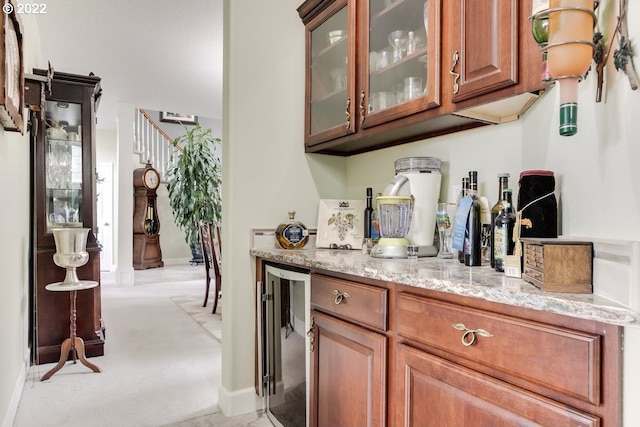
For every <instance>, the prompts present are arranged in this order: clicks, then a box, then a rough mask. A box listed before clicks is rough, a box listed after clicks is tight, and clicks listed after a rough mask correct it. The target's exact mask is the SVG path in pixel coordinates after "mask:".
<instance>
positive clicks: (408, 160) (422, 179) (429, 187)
mask: <svg viewBox="0 0 640 427" xmlns="http://www.w3.org/2000/svg"><path fill="white" fill-rule="evenodd" d="M441 165H442V161H441V160H440V159H438V158H436V157H405V158H402V159H398V160H396V161H395V162H394V166H395V172H396V176H395V177H394V178H393V180H392V181H391V182H390V183H389V184H387V186H386V187H385V189H384V191H383V193H382V195H383V197H385V196H405V197H408V196H411V197H413V214H412V219H411V220H410V224H409V230H408V232H406V233H405V235H404V236H403V237H404V240H403V241H396V243H397V244H398V245H399V246H400V247H398V248H396V249H391V248H384V249H385V250H384V251H383V250H381V249H380V248H379V249H378V254H376V253H374V251H373V250H372V256H375V257H379V258H403V257H404V258H406V256H407V255H406V246H407V244H413V245H417V246H418V256H419V257H426V256H436V255H437V254H438V248H437V247H436V246H434V244H433V238H434V235H435V224H436V211H437V209H438V198H439V196H440V182H441V180H442V176H441V175H440V167H441ZM378 206H380V205H378ZM378 209H379V208H378ZM378 218H380V211H379V212H378ZM381 234H382V230H381ZM407 242H408V243H407ZM379 245H380V244H379ZM384 246H392V245H384ZM387 254H391V255H389V256H387ZM402 254H404V256H402Z"/></svg>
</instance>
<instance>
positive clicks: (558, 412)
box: [395, 290, 620, 426]
mask: <svg viewBox="0 0 640 427" xmlns="http://www.w3.org/2000/svg"><path fill="white" fill-rule="evenodd" d="M397 316H398V317H397V319H398V324H397V330H398V345H397V359H396V367H395V381H396V383H395V384H396V401H397V403H396V413H395V415H396V418H395V419H396V424H397V425H406V426H409V425H414V426H430V425H433V426H440V425H450V426H463V425H470V424H474V425H494V426H503V425H540V426H548V425H554V426H555V425H580V426H615V425H618V421H619V418H618V416H619V408H618V406H617V405H618V402H617V400H618V397H619V396H618V394H617V393H618V390H617V387H616V386H613V387H612V385H611V383H610V382H609V381H607V380H605V373H606V374H607V375H609V376H611V375H614V376H615V375H616V370H617V369H619V365H618V359H619V348H616V346H617V345H619V341H618V340H619V339H620V333H619V328H617V327H615V326H610V325H598V326H597V327H596V328H595V329H594V328H593V326H594V325H593V324H590V322H584V323H583V322H577V323H576V324H575V327H566V326H558V325H552V324H546V323H543V322H540V321H532V320H530V319H526V318H519V317H514V316H511V315H505V314H502V313H495V312H492V311H487V310H480V309H476V308H473V307H469V306H461V305H458V304H454V303H450V302H446V301H439V300H436V299H431V298H425V297H423V296H421V295H416V294H415V293H412V292H411V291H408V290H407V291H403V292H400V293H398V297H397ZM591 323H592V322H591ZM609 358H610V359H609ZM616 366H617V368H616ZM608 370H611V371H610V372H609V371H608ZM472 420H473V421H472Z"/></svg>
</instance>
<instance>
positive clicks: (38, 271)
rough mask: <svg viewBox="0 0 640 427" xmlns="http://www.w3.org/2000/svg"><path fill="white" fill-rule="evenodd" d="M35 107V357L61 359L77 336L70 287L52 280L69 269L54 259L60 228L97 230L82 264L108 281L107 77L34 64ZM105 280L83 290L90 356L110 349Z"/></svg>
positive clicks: (81, 332) (29, 84)
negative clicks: (99, 138)
mask: <svg viewBox="0 0 640 427" xmlns="http://www.w3.org/2000/svg"><path fill="white" fill-rule="evenodd" d="M26 89H27V90H26V94H27V103H28V104H29V105H30V108H31V118H30V131H31V141H32V161H33V166H32V167H33V177H34V180H33V192H34V199H33V200H34V202H33V227H34V234H33V236H34V257H33V263H34V265H33V295H32V296H33V311H34V312H33V342H32V345H33V349H34V354H33V358H34V361H35V363H37V364H42V363H50V362H56V361H58V359H59V358H60V347H61V344H62V342H63V341H64V339H65V338H68V336H69V310H70V299H69V294H68V293H67V292H49V291H47V290H46V289H45V286H46V285H47V284H50V283H55V282H61V281H62V280H64V277H65V269H64V268H62V267H59V266H57V265H56V264H55V263H54V262H53V255H54V254H55V252H56V245H55V241H54V238H53V234H52V232H51V230H52V229H53V228H56V227H85V228H89V229H90V231H89V235H88V239H87V249H86V250H87V252H88V253H89V261H88V262H87V263H86V264H85V265H84V266H82V267H79V268H78V270H77V274H78V277H79V279H81V280H91V281H96V282H100V244H99V242H98V241H97V239H96V232H97V224H96V159H95V156H96V151H95V121H96V116H95V114H96V109H97V105H98V102H99V100H100V96H101V94H102V89H101V87H100V78H99V77H97V76H94V75H89V76H81V75H75V74H68V73H60V72H57V71H56V72H53V70H52V69H49V70H39V69H36V70H33V77H32V78H27V81H26ZM103 333H104V328H103V325H102V319H101V304H100V286H98V287H96V288H93V289H89V290H83V291H81V292H78V295H77V336H79V337H80V338H82V339H83V340H84V343H85V350H86V356H87V357H92V356H101V355H103V354H104V334H103Z"/></svg>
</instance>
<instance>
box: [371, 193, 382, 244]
mask: <svg viewBox="0 0 640 427" xmlns="http://www.w3.org/2000/svg"><path fill="white" fill-rule="evenodd" d="M380 196H382V193H376V200H377V199H378V197H380ZM379 240H380V223H379V222H378V206H377V204H376V207H375V208H374V209H373V213H372V214H371V241H372V242H373V244H374V245H377V244H378V241H379Z"/></svg>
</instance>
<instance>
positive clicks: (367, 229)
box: [364, 188, 373, 239]
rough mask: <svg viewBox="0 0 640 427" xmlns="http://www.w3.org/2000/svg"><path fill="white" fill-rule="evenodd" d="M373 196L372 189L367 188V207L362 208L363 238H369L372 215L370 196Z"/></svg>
mask: <svg viewBox="0 0 640 427" xmlns="http://www.w3.org/2000/svg"><path fill="white" fill-rule="evenodd" d="M372 196H373V190H372V189H371V188H367V207H366V208H364V238H365V239H370V238H371V217H372V216H373V206H372V204H371V197H372Z"/></svg>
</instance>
